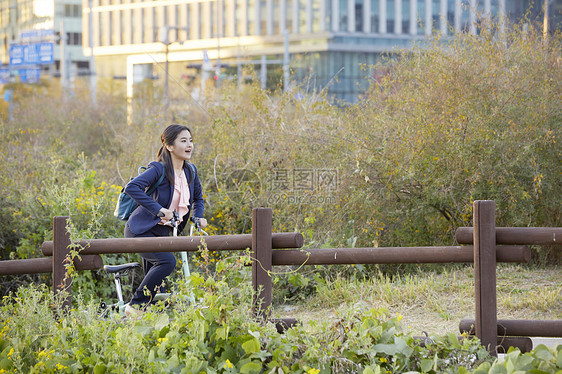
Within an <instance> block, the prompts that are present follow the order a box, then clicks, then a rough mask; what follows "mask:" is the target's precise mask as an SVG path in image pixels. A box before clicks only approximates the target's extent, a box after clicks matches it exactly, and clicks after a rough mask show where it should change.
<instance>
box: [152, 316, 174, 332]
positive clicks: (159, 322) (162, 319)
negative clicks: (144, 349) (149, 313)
mask: <svg viewBox="0 0 562 374" xmlns="http://www.w3.org/2000/svg"><path fill="white" fill-rule="evenodd" d="M168 323H170V317H168V315H167V314H160V315H159V316H158V318H157V319H156V321H155V323H154V328H155V329H156V330H157V331H160V330H162V329H163V328H164V327H166V326H168Z"/></svg>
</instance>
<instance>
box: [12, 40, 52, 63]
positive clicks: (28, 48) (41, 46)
mask: <svg viewBox="0 0 562 374" xmlns="http://www.w3.org/2000/svg"><path fill="white" fill-rule="evenodd" d="M54 50H55V45H54V43H32V44H12V45H10V65H12V66H23V65H41V64H52V63H53V62H54V61H55V59H54Z"/></svg>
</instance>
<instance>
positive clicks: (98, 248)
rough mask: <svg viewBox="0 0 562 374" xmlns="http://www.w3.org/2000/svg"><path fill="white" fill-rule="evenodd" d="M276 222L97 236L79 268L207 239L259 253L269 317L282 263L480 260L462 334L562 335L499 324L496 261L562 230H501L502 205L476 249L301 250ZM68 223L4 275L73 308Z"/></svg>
mask: <svg viewBox="0 0 562 374" xmlns="http://www.w3.org/2000/svg"><path fill="white" fill-rule="evenodd" d="M272 220H273V217H272V211H271V209H268V208H256V209H254V210H253V212H252V234H245V235H216V236H206V237H188V236H180V237H158V238H119V239H93V240H90V241H85V242H80V243H78V244H79V245H80V247H81V248H83V249H82V250H81V251H80V256H81V257H82V261H79V262H78V261H77V262H75V264H76V267H77V269H79V270H82V269H83V270H86V269H98V268H101V267H102V265H103V264H102V261H101V258H100V257H99V255H100V254H109V253H142V252H179V251H197V250H199V248H200V247H201V246H202V245H203V242H204V245H205V246H206V248H207V249H208V250H210V251H218V250H231V251H232V250H245V249H247V248H250V249H251V250H252V252H253V255H252V284H253V288H254V290H255V291H256V300H255V312H256V313H257V314H258V315H260V316H262V317H264V318H268V317H269V311H270V307H271V301H272V288H273V284H272V278H271V274H272V267H273V266H276V265H321V264H324V265H329V264H404V263H472V262H474V272H475V276H474V279H475V301H476V310H475V319H474V320H463V321H461V324H460V326H459V328H460V330H461V332H465V331H466V332H469V333H471V334H475V335H476V336H477V337H478V338H479V339H480V340H481V342H482V344H483V345H484V346H485V347H487V348H488V350H489V351H490V352H491V353H492V354H495V353H496V351H497V348H498V347H500V346H501V347H504V349H505V348H506V347H508V346H517V347H519V348H520V349H521V350H522V351H527V350H530V349H531V347H532V343H530V339H529V338H528V336H547V337H562V320H555V321H521V320H519V321H517V320H515V321H503V320H502V321H498V320H497V306H496V263H497V262H527V261H529V260H530V257H531V251H530V249H529V247H528V246H527V245H529V244H561V243H560V238H562V228H500V227H498V228H496V227H495V203H494V202H493V201H476V202H474V227H463V228H459V229H458V230H457V232H456V239H457V241H458V242H459V243H460V244H473V245H463V246H440V247H390V248H382V247H377V248H330V249H307V250H303V249H296V248H301V247H302V246H303V237H302V235H301V234H300V233H273V232H272ZM66 221H67V217H55V218H54V220H53V241H47V242H44V243H43V244H42V252H43V254H44V255H46V256H52V257H47V258H44V259H32V260H12V261H0V275H8V274H22V273H36V272H47V271H52V272H53V291H54V292H55V293H58V292H60V291H61V290H66V292H67V293H66V295H67V297H66V299H65V301H64V305H66V306H69V305H70V302H71V294H70V280H69V279H68V277H66V268H65V264H66V261H68V260H67V258H68V254H69V252H70V239H69V235H68V232H67V231H66ZM287 248H289V249H287ZM291 248H292V249H291ZM51 258H52V259H51ZM38 261H40V265H39V262H38ZM277 322H278V326H279V325H284V326H290V325H291V324H293V323H295V322H296V321H295V320H294V319H287V320H284V321H277ZM278 328H279V327H278Z"/></svg>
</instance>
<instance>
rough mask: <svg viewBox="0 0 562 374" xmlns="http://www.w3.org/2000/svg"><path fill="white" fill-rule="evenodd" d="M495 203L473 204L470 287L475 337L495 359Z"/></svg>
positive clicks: (496, 319)
mask: <svg viewBox="0 0 562 374" xmlns="http://www.w3.org/2000/svg"><path fill="white" fill-rule="evenodd" d="M495 209H496V203H495V202H494V201H492V200H478V201H475V202H474V287H475V292H474V296H475V302H476V313H475V314H476V319H475V325H476V326H475V328H476V336H478V338H479V339H480V341H481V343H482V345H483V346H484V347H486V349H488V352H490V354H492V355H496V344H497V336H498V335H497V329H498V327H497V325H498V315H497V302H496V221H495V219H496V215H495Z"/></svg>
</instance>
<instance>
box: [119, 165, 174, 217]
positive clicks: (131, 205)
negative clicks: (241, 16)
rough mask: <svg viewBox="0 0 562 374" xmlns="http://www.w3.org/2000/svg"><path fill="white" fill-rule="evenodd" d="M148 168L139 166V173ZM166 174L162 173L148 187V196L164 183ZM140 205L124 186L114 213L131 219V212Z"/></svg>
mask: <svg viewBox="0 0 562 374" xmlns="http://www.w3.org/2000/svg"><path fill="white" fill-rule="evenodd" d="M146 169H147V167H146V166H141V167H139V171H138V172H139V175H140V174H142V173H143V172H144V171H145V170H146ZM164 174H166V173H162V175H161V176H160V179H158V181H157V182H156V184H154V185H153V186H151V187H150V188H149V189H148V191H146V194H147V195H148V196H150V195H152V193H153V192H154V191H156V188H157V187H158V186H159V185H160V183H162V180H163V179H164ZM131 180H133V178H131ZM138 206H139V204H138V203H137V202H136V201H135V200H133V198H132V197H131V196H129V195H127V194H126V193H125V188H124V187H123V188H122V189H121V193H120V194H119V199H117V205H116V206H115V212H113V215H114V216H115V217H117V218H119V219H121V220H123V221H126V220H128V219H129V216H130V215H131V213H133V211H134V210H135V209H137V207H138Z"/></svg>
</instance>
